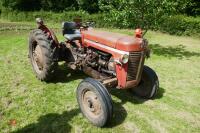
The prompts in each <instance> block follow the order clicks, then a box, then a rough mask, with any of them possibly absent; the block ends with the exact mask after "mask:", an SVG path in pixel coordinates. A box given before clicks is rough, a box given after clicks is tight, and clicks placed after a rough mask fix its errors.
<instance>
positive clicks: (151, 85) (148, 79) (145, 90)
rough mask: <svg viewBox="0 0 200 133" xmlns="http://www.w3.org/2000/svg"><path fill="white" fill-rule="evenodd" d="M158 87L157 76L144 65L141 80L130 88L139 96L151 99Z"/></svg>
mask: <svg viewBox="0 0 200 133" xmlns="http://www.w3.org/2000/svg"><path fill="white" fill-rule="evenodd" d="M158 89H159V80H158V76H157V74H156V73H155V71H154V70H152V69H151V68H150V67H148V66H144V69H143V72H142V77H141V81H140V83H139V85H138V86H136V87H134V88H132V92H133V93H134V94H136V95H137V96H139V97H142V98H146V99H151V98H154V97H155V96H156V94H157V91H158Z"/></svg>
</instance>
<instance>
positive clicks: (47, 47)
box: [29, 29, 57, 81]
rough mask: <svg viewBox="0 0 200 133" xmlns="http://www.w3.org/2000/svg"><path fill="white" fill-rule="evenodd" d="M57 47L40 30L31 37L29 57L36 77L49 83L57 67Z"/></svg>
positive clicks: (35, 31) (31, 34)
mask: <svg viewBox="0 0 200 133" xmlns="http://www.w3.org/2000/svg"><path fill="white" fill-rule="evenodd" d="M54 51H55V47H53V46H52V45H51V40H50V39H49V38H48V36H47V35H46V34H45V33H44V32H43V31H42V30H40V29H36V30H33V31H32V32H31V33H30V36H29V57H30V62H31V64H32V67H33V70H34V72H35V74H36V77H37V78H38V79H39V80H42V81H49V80H50V79H51V78H52V76H53V73H54V71H55V69H56V67H57V62H55V61H54Z"/></svg>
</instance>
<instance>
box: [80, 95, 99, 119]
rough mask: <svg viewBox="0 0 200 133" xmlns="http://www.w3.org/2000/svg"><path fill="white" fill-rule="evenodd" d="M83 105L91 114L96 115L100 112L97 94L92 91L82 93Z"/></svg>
mask: <svg viewBox="0 0 200 133" xmlns="http://www.w3.org/2000/svg"><path fill="white" fill-rule="evenodd" d="M83 105H84V107H85V109H86V111H87V113H89V114H90V115H91V116H93V117H96V116H98V115H100V113H101V111H102V110H101V104H100V101H99V99H98V97H97V95H96V94H95V93H94V92H92V91H86V92H85V93H84V95H83Z"/></svg>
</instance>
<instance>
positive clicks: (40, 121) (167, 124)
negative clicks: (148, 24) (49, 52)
mask: <svg viewBox="0 0 200 133" xmlns="http://www.w3.org/2000/svg"><path fill="white" fill-rule="evenodd" d="M3 25H4V26H3ZM5 25H21V24H19V23H9V24H5V22H1V23H0V28H2V27H5ZM31 26H32V25H31ZM31 26H30V27H31ZM22 29H23V28H21V30H17V29H14V30H11V31H10V30H9V31H8V30H7V29H6V30H0V132H2V133H4V132H5V133H7V132H28V133H29V132H35V133H38V132H43V133H49V132H60V133H61V132H77V133H80V132H92V133H93V132H102V133H104V132H113V133H123V132H130V133H133V132H145V133H146V132H148V133H151V132H156V133H157V132H174V133H176V132H181V133H182V132H184V133H185V132H188V133H190V132H200V39H197V38H192V37H177V36H171V35H167V34H163V33H159V32H148V33H147V35H146V38H147V39H148V40H149V43H150V45H151V48H152V55H151V58H150V59H148V60H147V61H146V63H145V64H146V65H148V66H150V67H152V68H153V69H154V70H155V71H156V72H157V74H158V76H159V79H160V90H159V92H158V95H157V96H156V98H155V99H153V100H144V99H140V98H138V97H136V96H133V95H132V94H130V93H129V92H128V91H121V90H115V89H112V90H110V92H111V94H112V99H113V103H114V115H113V119H112V121H111V122H110V123H109V124H108V126H107V127H105V128H97V127H95V126H93V125H91V124H90V123H89V122H88V121H87V120H86V119H85V118H84V117H83V116H82V114H81V113H80V110H79V108H78V104H77V102H76V94H75V92H76V87H77V86H78V84H79V83H80V81H81V80H82V79H83V78H85V77H87V76H86V75H84V74H83V73H80V72H75V71H71V70H68V69H66V66H65V64H62V63H61V64H60V67H59V71H58V72H57V75H56V76H55V80H54V81H52V82H51V83H45V82H40V81H38V80H37V79H36V78H35V75H34V74H33V71H32V68H31V65H30V63H29V60H28V53H27V52H28V47H27V46H28V45H27V43H28V33H29V30H25V29H23V30H22ZM106 30H108V29H106ZM111 31H116V32H121V33H124V34H129V35H132V34H133V33H132V32H133V31H132V30H116V29H112V30H111ZM58 34H60V33H58ZM60 35H61V34H60ZM59 38H60V39H61V40H63V37H61V36H59ZM70 75H71V76H70Z"/></svg>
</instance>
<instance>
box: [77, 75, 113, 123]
mask: <svg viewBox="0 0 200 133" xmlns="http://www.w3.org/2000/svg"><path fill="white" fill-rule="evenodd" d="M77 101H78V104H79V107H80V109H81V112H82V113H83V115H84V116H85V117H86V118H87V119H88V120H89V121H90V122H91V123H92V124H94V125H95V126H97V127H103V126H105V125H106V124H107V123H108V121H109V120H110V119H111V118H112V108H113V106H112V99H111V96H110V94H109V93H108V91H107V89H106V88H105V87H104V86H103V85H102V84H101V83H100V82H98V81H96V80H94V79H92V78H86V79H85V80H83V81H82V82H81V83H80V84H79V86H78V88H77Z"/></svg>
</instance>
